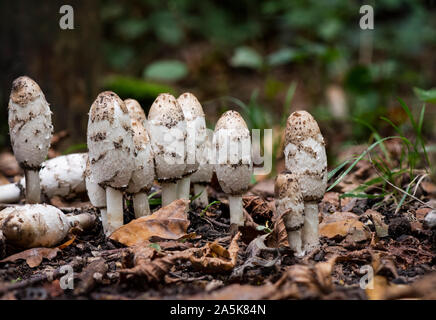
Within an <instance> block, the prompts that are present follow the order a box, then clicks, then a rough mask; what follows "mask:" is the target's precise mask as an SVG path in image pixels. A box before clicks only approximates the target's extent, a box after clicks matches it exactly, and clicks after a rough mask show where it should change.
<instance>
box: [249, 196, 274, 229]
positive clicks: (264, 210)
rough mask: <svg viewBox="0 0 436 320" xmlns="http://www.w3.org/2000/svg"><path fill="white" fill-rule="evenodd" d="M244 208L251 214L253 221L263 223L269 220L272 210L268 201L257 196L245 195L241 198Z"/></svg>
mask: <svg viewBox="0 0 436 320" xmlns="http://www.w3.org/2000/svg"><path fill="white" fill-rule="evenodd" d="M242 201H243V203H244V209H245V210H247V212H248V213H249V214H250V215H251V217H252V218H253V220H254V222H256V223H258V224H262V225H264V224H265V223H266V222H267V221H268V222H271V220H272V217H273V212H272V210H271V207H270V206H269V204H268V202H266V201H265V200H264V199H262V198H261V197H259V196H245V197H243V198H242Z"/></svg>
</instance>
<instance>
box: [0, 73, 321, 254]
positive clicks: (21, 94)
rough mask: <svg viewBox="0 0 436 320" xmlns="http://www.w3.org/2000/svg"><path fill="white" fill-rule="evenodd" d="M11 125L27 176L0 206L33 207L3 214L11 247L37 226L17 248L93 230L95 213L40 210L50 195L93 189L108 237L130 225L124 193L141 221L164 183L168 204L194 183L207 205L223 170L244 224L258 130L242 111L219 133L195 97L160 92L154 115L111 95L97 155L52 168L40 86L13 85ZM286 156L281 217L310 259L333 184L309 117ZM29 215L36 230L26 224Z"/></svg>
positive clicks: (92, 139)
mask: <svg viewBox="0 0 436 320" xmlns="http://www.w3.org/2000/svg"><path fill="white" fill-rule="evenodd" d="M9 127H10V137H11V144H12V148H13V151H14V154H15V157H16V159H17V161H18V163H19V165H20V166H21V167H22V168H23V169H24V173H25V178H23V179H22V180H21V181H20V182H18V183H16V184H10V185H3V186H0V203H5V202H16V201H18V200H19V198H20V195H21V193H23V192H25V196H26V202H27V204H26V205H22V206H18V205H17V206H11V207H8V208H6V209H4V210H3V211H1V212H0V233H1V232H3V233H4V236H5V237H6V239H7V241H9V240H10V239H17V238H23V237H25V236H27V233H29V232H28V229H29V228H30V229H31V228H32V219H33V220H37V218H38V219H40V220H43V221H45V234H43V233H42V232H39V231H38V232H37V231H35V232H33V231H32V232H33V233H32V232H30V233H32V236H33V238H32V239H33V240H34V241H33V242H32V243H31V244H30V245H29V243H30V242H29V241H27V244H26V243H25V242H26V241H24V240H23V239H21V240H20V241H18V240H13V243H15V244H19V245H21V246H25V247H30V246H37V245H49V243H48V242H49V241H39V240H40V239H41V238H44V237H45V238H47V235H46V233H47V230H50V228H52V227H53V226H55V227H54V228H63V229H67V230H68V229H69V227H71V226H73V225H77V224H79V225H80V226H82V227H83V226H85V227H86V226H87V225H89V224H90V222H91V220H92V218H90V216H89V215H82V216H81V215H76V216H69V215H64V214H63V213H62V212H61V211H60V210H59V209H57V208H56V207H54V206H50V205H46V204H44V205H41V204H38V203H40V202H41V194H43V195H44V196H47V197H51V196H53V195H60V196H65V197H68V196H74V195H75V194H78V193H80V192H83V191H85V190H86V191H87V193H88V196H89V199H90V201H91V204H92V205H93V206H95V207H97V208H98V209H99V211H100V214H101V221H102V225H103V229H104V232H105V234H106V235H107V236H109V235H110V234H111V233H112V232H113V231H115V230H116V229H118V228H119V227H121V226H122V225H123V223H124V222H123V206H124V195H126V194H128V195H131V196H132V200H133V208H134V213H135V217H136V218H139V217H142V216H146V215H149V214H150V208H149V203H148V194H147V193H148V192H149V191H150V189H151V187H152V185H153V182H154V181H155V180H157V181H158V182H159V184H160V185H161V189H162V206H166V205H168V204H170V203H171V202H173V201H174V200H177V199H189V198H190V189H191V184H193V189H194V195H196V196H195V200H194V203H195V205H196V206H199V207H205V206H207V204H208V195H207V190H206V188H205V187H206V185H207V184H208V183H210V181H211V179H212V175H213V173H214V172H215V173H216V176H217V179H218V182H219V184H220V186H221V188H222V190H223V191H224V192H225V193H226V194H227V195H228V199H229V207H230V223H231V226H232V227H233V228H234V227H239V226H243V225H244V215H243V203H242V194H243V193H244V192H246V191H247V190H248V187H249V184H250V180H251V175H252V171H253V162H252V150H251V137H250V132H249V130H248V128H247V125H246V123H245V121H244V119H243V118H242V117H241V115H240V114H239V113H238V112H236V111H232V110H231V111H227V112H225V113H224V114H223V115H222V116H221V117H220V119H219V120H218V122H217V124H216V126H215V130H214V132H213V133H212V132H211V131H210V130H208V129H207V128H206V121H205V115H204V112H203V109H202V106H201V104H200V102H199V101H198V100H197V98H196V97H195V96H194V95H193V94H192V93H183V94H182V95H180V96H179V97H178V98H177V99H176V98H175V97H174V96H172V95H170V94H167V93H164V94H160V95H159V96H158V97H157V98H156V100H155V101H154V102H153V104H152V106H151V108H150V110H149V113H148V117H146V115H145V113H144V110H143V109H142V107H141V106H140V105H139V103H138V102H137V101H136V100H133V99H127V100H125V101H123V100H121V99H120V98H119V97H118V96H117V95H116V94H115V93H113V92H109V91H105V92H102V93H100V94H99V95H98V96H97V98H96V99H95V101H94V102H93V104H92V106H91V109H90V111H89V120H88V131H87V145H88V153H87V154H71V155H66V156H59V157H57V158H53V159H50V160H47V161H45V162H44V160H45V158H46V157H47V153H48V149H49V146H50V140H51V137H52V131H53V126H52V124H51V111H50V108H49V104H48V103H47V101H46V99H45V96H44V94H43V92H42V91H41V89H40V88H39V86H38V84H37V83H36V82H35V81H33V80H32V79H30V78H29V77H26V76H23V77H20V78H18V79H16V80H15V81H14V82H13V85H12V91H11V95H10V101H9ZM284 154H285V164H286V171H284V172H282V173H280V174H279V175H278V176H277V178H276V182H275V203H276V213H277V216H278V217H279V218H281V219H283V222H284V224H285V227H286V230H287V232H288V240H289V245H290V247H291V248H292V249H293V251H294V252H295V254H296V255H298V256H302V255H304V254H305V253H307V252H309V251H311V250H312V249H313V248H315V247H317V245H318V243H319V240H318V202H319V201H320V200H321V198H322V197H323V194H324V192H325V188H326V185H327V158H326V152H325V146H324V139H323V137H322V135H321V133H320V130H319V127H318V124H317V123H316V121H315V120H314V118H313V117H312V116H311V115H310V114H309V113H307V112H306V111H296V112H294V113H292V114H291V115H290V116H289V118H288V120H287V125H286V132H285V150H284ZM26 215H27V216H28V217H27V218H26ZM22 216H24V220H25V221H26V223H27V225H28V226H27V229H26V232H27V233H26V232H24V231H23V229H22V226H21V225H20V223H19V220H20V219H21V220H23V218H22ZM35 217H37V218H35ZM55 218H56V219H57V220H58V221H54V220H55ZM26 219H27V220H28V221H27V220H26ZM50 219H51V220H53V221H51V220H50ZM59 221H61V222H60V223H59ZM34 224H35V223H34ZM48 233H50V232H48ZM64 233H65V232H63V233H62V234H63V236H65V234H64ZM54 238H56V239H52V242H53V243H50V244H51V245H53V244H55V242H59V241H61V240H62V239H59V238H62V235H59V236H56V237H54Z"/></svg>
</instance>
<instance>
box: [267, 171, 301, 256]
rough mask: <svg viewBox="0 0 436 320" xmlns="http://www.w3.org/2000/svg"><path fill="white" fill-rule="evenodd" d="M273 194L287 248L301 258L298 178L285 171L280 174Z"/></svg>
mask: <svg viewBox="0 0 436 320" xmlns="http://www.w3.org/2000/svg"><path fill="white" fill-rule="evenodd" d="M274 192H275V205H276V213H277V216H278V217H281V218H282V219H283V222H284V224H285V228H286V231H287V233H288V242H289V246H290V248H291V249H292V250H293V251H294V253H295V255H296V256H302V255H304V251H303V249H302V235H301V232H302V228H303V225H304V201H303V195H302V194H301V190H300V186H299V181H298V177H297V176H295V175H294V174H292V173H291V172H287V171H284V172H282V173H280V174H279V175H278V176H277V178H276V181H275V184H274Z"/></svg>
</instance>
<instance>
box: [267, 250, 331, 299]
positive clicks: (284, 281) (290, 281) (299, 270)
mask: <svg viewBox="0 0 436 320" xmlns="http://www.w3.org/2000/svg"><path fill="white" fill-rule="evenodd" d="M336 259H337V256H336V255H335V256H333V257H331V258H330V259H329V260H328V261H327V262H318V263H317V264H316V265H315V266H306V265H298V264H297V265H293V266H291V267H289V268H288V269H287V270H286V272H285V273H284V274H283V276H282V277H281V278H280V279H279V280H278V281H277V282H276V283H275V284H274V286H275V288H276V289H275V291H274V293H273V294H272V295H271V296H269V297H268V298H269V299H272V300H276V299H309V298H311V299H319V298H322V297H323V296H326V295H327V294H329V293H331V292H332V291H333V289H334V288H333V281H332V277H331V273H332V270H333V267H334V265H335V263H336Z"/></svg>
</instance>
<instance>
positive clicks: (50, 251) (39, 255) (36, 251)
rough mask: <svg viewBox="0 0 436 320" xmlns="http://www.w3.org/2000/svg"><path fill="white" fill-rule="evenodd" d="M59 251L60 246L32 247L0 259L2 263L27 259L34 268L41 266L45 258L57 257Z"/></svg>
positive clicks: (28, 263)
mask: <svg viewBox="0 0 436 320" xmlns="http://www.w3.org/2000/svg"><path fill="white" fill-rule="evenodd" d="M59 251H60V250H59V249H58V248H32V249H28V250H25V251H22V252H19V253H16V254H13V255H11V256H9V257H7V258H5V259H3V260H0V263H4V262H15V261H17V260H26V263H27V265H28V266H29V267H30V268H34V267H37V266H39V265H40V264H41V262H42V260H43V259H44V258H45V259H48V260H51V259H53V258H54V257H56V256H57V254H58V252H59Z"/></svg>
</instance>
